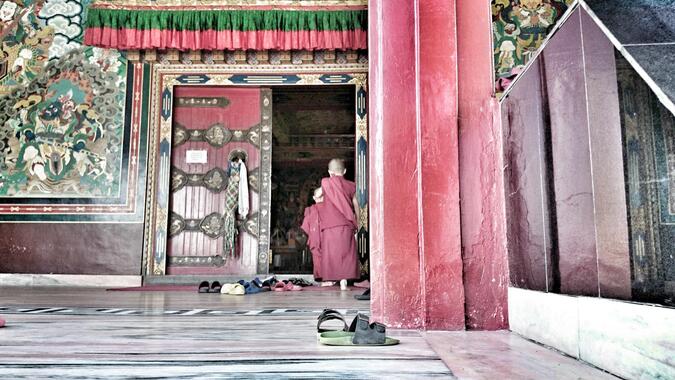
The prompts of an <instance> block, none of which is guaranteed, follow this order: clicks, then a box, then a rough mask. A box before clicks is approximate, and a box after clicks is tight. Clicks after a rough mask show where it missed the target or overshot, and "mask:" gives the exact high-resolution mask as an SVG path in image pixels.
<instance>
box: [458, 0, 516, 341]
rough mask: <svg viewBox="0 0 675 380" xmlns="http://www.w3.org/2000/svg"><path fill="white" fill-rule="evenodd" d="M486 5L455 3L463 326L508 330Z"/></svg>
mask: <svg viewBox="0 0 675 380" xmlns="http://www.w3.org/2000/svg"><path fill="white" fill-rule="evenodd" d="M490 7H491V5H490V2H489V1H476V0H457V37H458V42H457V44H458V49H457V52H458V57H459V64H458V65H459V130H460V133H459V144H460V163H461V165H460V180H461V181H460V183H461V198H462V203H461V205H462V246H463V250H464V286H465V289H464V290H465V297H466V325H467V327H468V328H470V329H480V330H494V329H503V328H506V327H507V326H508V322H507V303H506V294H507V290H508V263H507V251H506V218H505V215H504V197H505V194H504V184H503V172H502V167H503V156H502V135H501V123H500V116H499V104H498V103H497V101H496V99H495V98H494V82H493V75H494V74H493V72H492V51H493V47H492V39H491V33H492V12H491V9H490Z"/></svg>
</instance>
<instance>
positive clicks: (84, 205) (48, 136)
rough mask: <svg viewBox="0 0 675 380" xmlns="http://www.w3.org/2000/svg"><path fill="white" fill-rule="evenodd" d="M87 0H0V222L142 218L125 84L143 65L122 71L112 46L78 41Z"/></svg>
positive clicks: (137, 105)
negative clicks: (101, 46) (111, 215)
mask: <svg viewBox="0 0 675 380" xmlns="http://www.w3.org/2000/svg"><path fill="white" fill-rule="evenodd" d="M89 2H90V0H43V1H36V0H23V1H20V0H14V1H0V19H2V26H0V28H2V29H1V33H2V35H1V36H2V38H1V45H0V49H1V50H0V62H2V64H1V65H0V67H4V69H2V70H0V109H2V110H3V113H2V114H0V221H10V220H22V221H30V220H35V221H45V220H64V219H65V220H91V219H97V220H98V219H101V218H97V216H96V215H99V216H100V215H106V214H116V213H121V214H125V215H126V216H125V217H124V218H128V217H129V215H133V217H132V218H133V219H134V220H136V219H138V218H139V217H140V218H141V220H142V205H141V208H140V211H138V209H137V207H136V197H135V194H136V186H137V185H141V183H140V182H142V181H139V178H138V176H137V175H138V174H139V172H138V170H139V169H142V168H139V166H140V165H139V153H140V151H139V150H140V149H142V144H140V141H141V139H142V138H143V136H141V129H139V128H130V127H131V125H130V124H131V122H132V119H133V121H134V122H136V123H140V122H141V114H142V110H141V105H142V104H141V103H142V100H141V99H135V100H133V101H132V100H131V99H130V98H129V99H127V95H126V92H127V87H129V90H131V89H132V88H133V87H134V85H136V86H138V87H141V86H143V83H144V78H143V72H144V69H143V66H142V65H137V66H138V67H135V68H134V69H133V70H130V71H131V72H130V73H129V74H128V75H127V61H126V58H125V57H123V56H122V55H121V54H120V53H119V52H118V51H116V50H106V49H100V48H92V47H83V46H82V33H83V30H82V24H83V21H84V18H85V16H86V15H85V9H86V6H87V5H88V3H89ZM127 77H129V80H130V82H129V83H127ZM127 107H132V108H133V110H130V111H132V112H126V114H127V117H125V109H126V108H127ZM130 113H131V114H133V115H131V114H130ZM125 120H126V122H125ZM131 129H133V130H131ZM130 153H131V157H129V154H130ZM130 168H131V169H132V170H131V171H130ZM54 204H58V205H59V207H58V209H54V208H53V207H52V206H53V205H54ZM96 205H98V206H96ZM101 205H105V206H101ZM36 206H42V208H39V207H38V208H36ZM52 213H53V214H52ZM41 214H42V215H41ZM47 214H49V215H47ZM74 214H81V215H82V216H81V217H79V218H74V219H73V218H72V217H66V216H65V215H74ZM31 215H32V216H31ZM59 215H61V217H60V216H59ZM84 215H87V216H84ZM113 219H114V218H113ZM103 220H108V218H103ZM125 220H126V219H125Z"/></svg>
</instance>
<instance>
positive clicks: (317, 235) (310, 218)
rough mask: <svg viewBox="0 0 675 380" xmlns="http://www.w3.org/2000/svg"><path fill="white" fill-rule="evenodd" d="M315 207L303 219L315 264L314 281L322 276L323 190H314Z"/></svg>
mask: <svg viewBox="0 0 675 380" xmlns="http://www.w3.org/2000/svg"><path fill="white" fill-rule="evenodd" d="M313 198H314V202H316V204H315V205H313V206H309V207H307V208H306V209H305V216H304V218H303V219H302V227H301V228H302V229H303V231H305V233H306V234H307V246H308V247H309V250H310V252H311V253H312V262H313V264H314V279H319V278H322V276H321V218H320V216H319V215H320V214H321V211H320V210H321V208H322V207H323V192H322V190H321V188H318V189H316V190H314V196H313Z"/></svg>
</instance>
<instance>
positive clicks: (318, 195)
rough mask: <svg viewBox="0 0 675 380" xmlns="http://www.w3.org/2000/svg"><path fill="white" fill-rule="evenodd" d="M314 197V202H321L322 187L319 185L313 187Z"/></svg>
mask: <svg viewBox="0 0 675 380" xmlns="http://www.w3.org/2000/svg"><path fill="white" fill-rule="evenodd" d="M312 198H313V199H314V202H316V203H321V202H323V189H322V188H320V187H317V188H316V189H314V196H313V197H312Z"/></svg>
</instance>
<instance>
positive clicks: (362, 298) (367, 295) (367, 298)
mask: <svg viewBox="0 0 675 380" xmlns="http://www.w3.org/2000/svg"><path fill="white" fill-rule="evenodd" d="M354 298H356V299H357V300H359V301H370V288H368V290H366V291H365V292H363V294H357V295H355V296H354Z"/></svg>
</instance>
